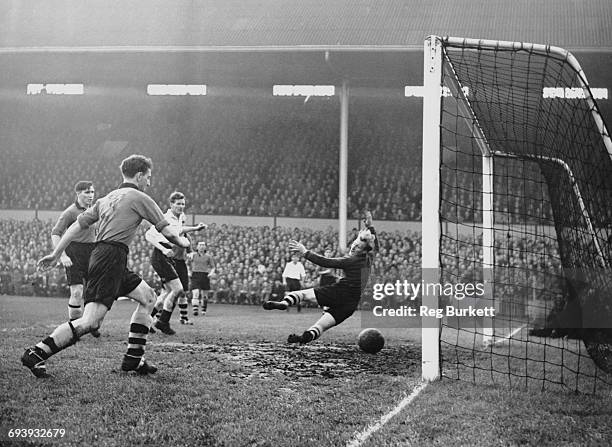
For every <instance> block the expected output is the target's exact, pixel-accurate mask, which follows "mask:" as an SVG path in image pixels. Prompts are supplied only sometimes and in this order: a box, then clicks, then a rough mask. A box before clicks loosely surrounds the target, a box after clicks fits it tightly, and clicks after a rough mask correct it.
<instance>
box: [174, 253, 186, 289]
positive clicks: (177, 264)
mask: <svg viewBox="0 0 612 447" xmlns="http://www.w3.org/2000/svg"><path fill="white" fill-rule="evenodd" d="M173 261H174V270H175V271H176V274H177V275H178V279H180V280H181V285H182V286H183V291H184V292H187V291H188V290H189V270H188V269H187V264H186V263H185V261H184V260H183V259H173Z"/></svg>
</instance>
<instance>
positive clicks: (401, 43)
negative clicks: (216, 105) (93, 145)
mask: <svg viewBox="0 0 612 447" xmlns="http://www.w3.org/2000/svg"><path fill="white" fill-rule="evenodd" d="M611 24H612V1H610V0H584V1H577V0H430V1H421V0H298V1H296V0H250V1H249V0H202V1H194V0H88V1H82V2H75V1H73V0H25V1H24V0H11V1H8V2H2V4H1V5H0V47H5V48H6V47H9V48H11V47H41V46H42V47H49V46H51V47H53V46H58V47H74V46H209V47H250V48H253V47H260V48H261V47H296V46H302V47H304V46H324V47H332V48H347V47H357V46H359V47H361V46H383V47H410V48H414V49H419V50H420V49H421V48H422V43H423V40H424V39H425V37H426V36H428V35H430V34H439V35H451V36H458V37H474V38H483V39H495V40H519V41H526V42H534V43H543V44H550V45H556V46H561V47H564V48H566V49H569V50H574V51H575V50H604V51H612V26H610V25H611Z"/></svg>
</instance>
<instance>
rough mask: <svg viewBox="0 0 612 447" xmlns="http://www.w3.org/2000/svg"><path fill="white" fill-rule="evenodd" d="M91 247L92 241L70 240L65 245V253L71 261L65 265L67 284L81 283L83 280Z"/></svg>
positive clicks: (92, 246)
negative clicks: (68, 265) (69, 264)
mask: <svg viewBox="0 0 612 447" xmlns="http://www.w3.org/2000/svg"><path fill="white" fill-rule="evenodd" d="M93 248H94V243H93V242H71V243H70V244H68V247H66V250H65V251H66V254H67V255H68V257H69V258H70V260H71V261H72V265H71V266H70V267H66V280H67V281H68V285H69V286H76V285H82V284H83V282H84V281H85V278H86V277H87V269H88V268H89V257H90V256H91V252H92V251H93Z"/></svg>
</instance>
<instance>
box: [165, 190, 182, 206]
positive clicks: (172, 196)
mask: <svg viewBox="0 0 612 447" xmlns="http://www.w3.org/2000/svg"><path fill="white" fill-rule="evenodd" d="M184 198H185V194H183V193H182V192H178V191H174V192H173V193H172V194H170V197H168V200H169V201H170V203H174V202H176V201H177V200H183V199H184Z"/></svg>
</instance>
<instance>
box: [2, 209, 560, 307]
mask: <svg viewBox="0 0 612 447" xmlns="http://www.w3.org/2000/svg"><path fill="white" fill-rule="evenodd" d="M52 226H53V222H51V221H46V222H44V221H39V220H32V221H18V220H10V219H9V220H0V294H10V295H37V296H47V295H48V296H65V297H67V296H68V288H67V285H66V279H65V274H64V269H63V268H62V267H60V266H58V267H57V268H54V269H52V270H50V271H49V272H46V273H40V272H37V271H36V261H37V260H38V259H39V258H40V257H42V256H43V255H44V254H47V253H49V252H50V251H51V249H52V247H51V241H50V232H51V228H52ZM145 228H146V225H144V224H143V226H142V228H141V229H139V231H138V233H137V237H136V240H135V241H134V243H133V244H132V246H131V249H130V255H129V266H130V268H131V269H132V270H134V271H136V272H138V273H139V274H140V275H141V276H142V277H143V278H144V279H145V280H146V281H147V282H148V283H149V284H150V285H152V286H153V287H155V288H158V289H159V287H160V283H159V278H158V277H157V275H156V274H155V272H154V271H153V269H152V267H151V264H150V260H149V257H150V254H151V251H152V246H151V245H150V244H149V243H148V242H147V241H146V240H145V238H144V232H145ZM356 234H357V229H355V228H354V229H352V230H351V232H350V235H349V237H348V241H349V242H350V241H352V239H353V238H354V237H355V236H356ZM378 236H379V240H380V251H379V252H378V253H377V255H376V256H375V260H374V265H373V269H372V276H371V279H370V283H369V284H370V285H369V287H368V289H367V290H366V297H370V298H371V295H372V284H374V283H391V284H395V283H396V281H400V282H402V283H403V281H409V282H415V283H418V282H420V279H421V276H420V275H421V241H420V235H419V234H417V233H413V232H409V231H406V232H399V231H396V232H384V231H380V232H379V234H378ZM290 239H297V240H300V241H302V242H303V243H304V244H305V245H306V246H307V247H308V248H309V249H312V250H313V251H315V252H317V253H321V254H322V253H324V251H325V250H326V249H330V250H331V251H332V253H334V254H335V255H336V256H339V252H338V239H337V233H336V232H335V231H333V230H332V229H331V228H330V229H328V230H325V231H322V230H312V229H298V228H283V227H275V228H271V227H246V226H235V225H216V224H214V223H213V224H211V225H210V226H209V227H208V228H206V229H205V230H202V231H201V232H199V233H195V236H194V237H193V243H194V244H196V243H197V242H199V241H205V242H206V243H207V246H208V251H209V253H210V254H212V255H213V256H214V258H215V260H216V264H217V268H216V269H215V274H214V275H213V276H212V277H211V286H212V289H213V291H214V300H215V301H217V302H224V303H231V304H260V303H261V302H262V300H264V299H267V298H268V297H269V295H270V292H271V290H272V288H273V287H274V286H279V285H280V283H281V280H282V278H281V275H282V271H283V269H284V266H285V263H286V262H289V261H290V253H289V250H288V242H289V240H290ZM443 251H445V252H446V253H453V256H452V257H451V258H448V259H446V258H445V261H444V262H445V264H446V267H447V270H448V273H449V274H450V275H454V274H458V275H459V276H458V277H455V278H453V279H454V280H455V282H461V281H464V282H467V281H478V280H482V264H481V253H480V252H479V251H478V250H476V249H475V248H474V245H473V244H470V243H469V240H467V239H464V240H462V241H459V242H458V241H453V240H450V239H445V243H444V245H443ZM496 253H497V256H498V258H499V275H500V276H499V277H498V278H496V280H497V281H498V282H499V284H500V287H501V288H506V289H508V290H507V291H506V292H504V293H506V294H508V295H509V296H512V297H515V296H516V293H515V292H516V287H525V286H528V285H529V284H530V283H529V282H526V281H521V280H519V279H518V278H519V276H520V275H523V276H526V275H527V274H529V272H533V271H540V272H547V273H550V272H553V271H554V270H555V269H556V268H558V266H559V260H558V253H557V251H556V247H555V246H554V244H553V242H552V240H547V239H540V240H539V241H537V242H534V241H532V240H530V239H524V238H515V239H514V240H512V241H510V242H509V241H508V240H500V241H497V242H496ZM304 266H305V268H306V278H305V281H304V282H303V286H304V287H311V286H316V285H317V280H318V271H319V270H318V267H316V266H315V265H314V264H312V263H310V262H307V261H304ZM509 275H510V276H511V277H510V276H509ZM542 287H543V286H542ZM549 288H550V287H549ZM510 289H512V290H510ZM500 291H501V289H500ZM394 299H397V300H400V301H401V300H402V299H405V297H402V296H401V295H398V296H396V297H395V298H394ZM366 301H367V300H366Z"/></svg>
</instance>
